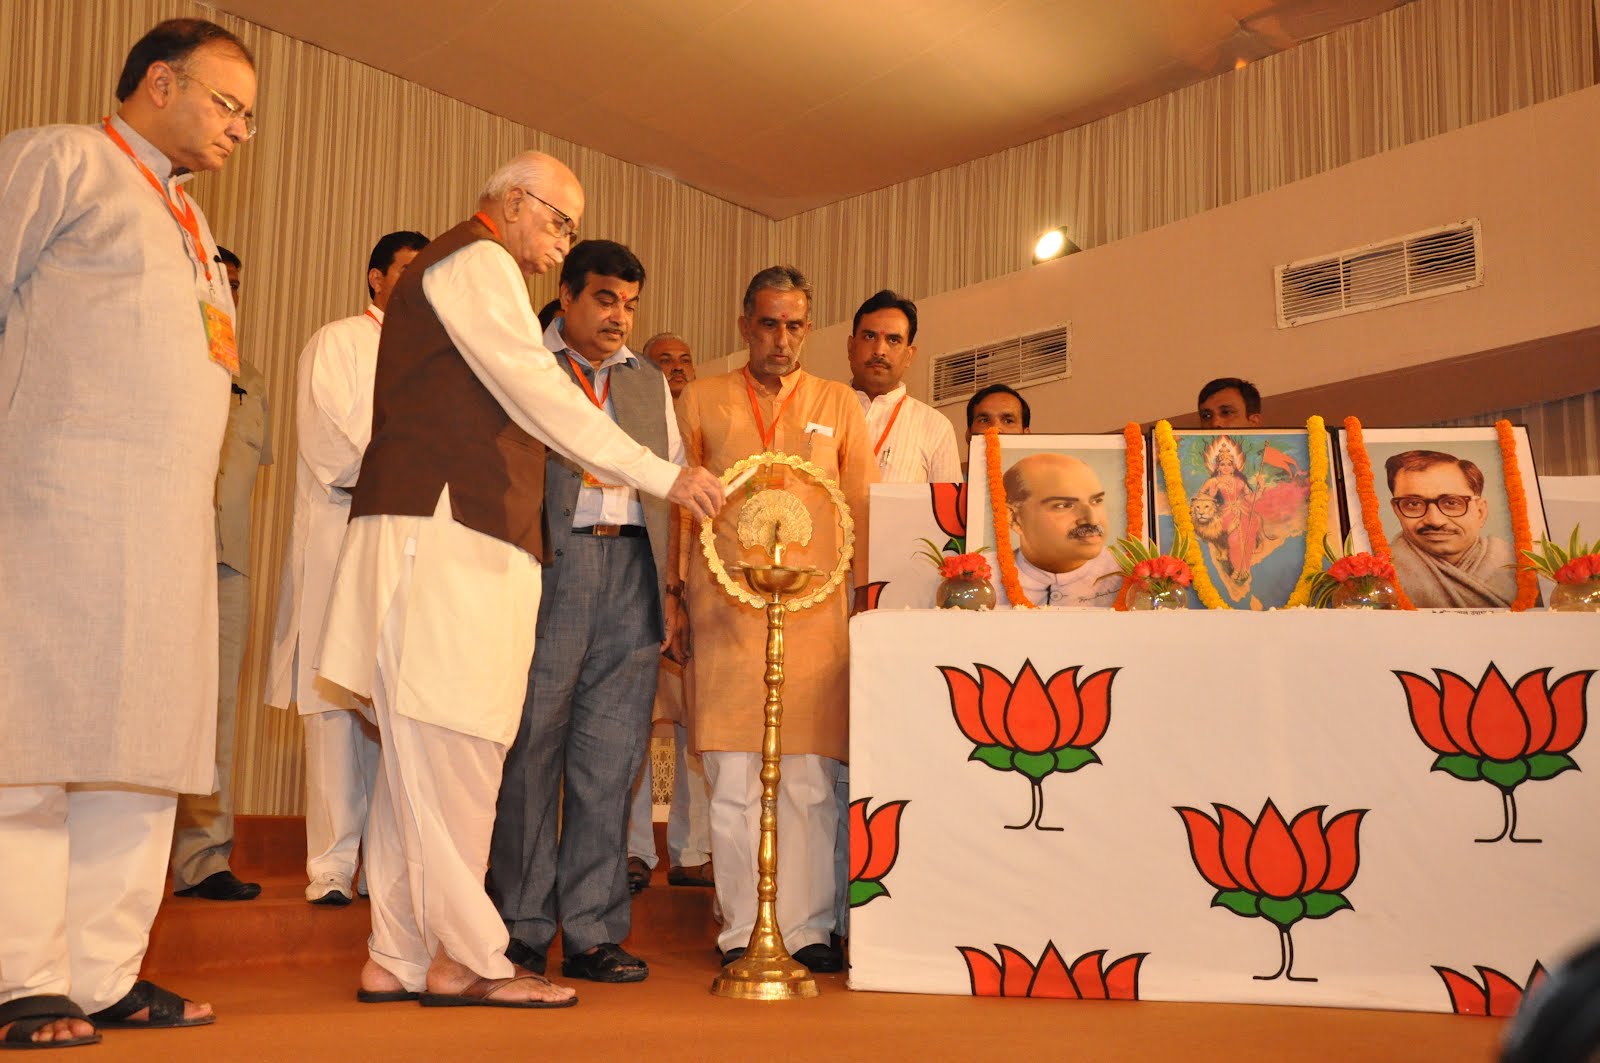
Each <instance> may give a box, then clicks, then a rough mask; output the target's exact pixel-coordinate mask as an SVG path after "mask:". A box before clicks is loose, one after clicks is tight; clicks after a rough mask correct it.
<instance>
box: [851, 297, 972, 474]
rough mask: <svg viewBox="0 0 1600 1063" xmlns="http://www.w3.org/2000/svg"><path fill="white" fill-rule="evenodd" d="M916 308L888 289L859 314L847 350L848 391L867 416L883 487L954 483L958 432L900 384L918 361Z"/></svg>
mask: <svg viewBox="0 0 1600 1063" xmlns="http://www.w3.org/2000/svg"><path fill="white" fill-rule="evenodd" d="M916 341H917V304H916V303H913V302H912V301H911V300H910V299H902V298H901V297H900V296H898V295H896V294H895V293H894V292H892V291H889V290H888V289H885V290H883V291H881V292H879V293H878V294H876V295H874V296H873V297H872V298H870V299H868V300H867V301H866V302H864V303H862V304H861V307H860V308H859V309H858V310H857V311H856V316H855V320H854V323H853V324H852V325H851V328H850V337H849V338H848V339H847V340H845V351H846V353H847V355H848V356H849V361H850V375H851V379H850V386H851V387H853V388H855V391H856V398H858V399H860V400H861V412H862V413H864V414H866V416H867V435H868V436H869V437H870V438H871V439H872V453H873V456H874V457H876V458H877V459H878V473H879V475H880V476H881V477H882V482H883V483H956V482H959V481H960V480H961V452H960V450H959V449H958V448H957V446H956V430H955V426H954V425H952V424H951V423H950V422H949V421H948V420H947V419H946V418H945V417H944V416H943V415H942V414H940V413H939V411H938V410H935V409H934V408H933V407H932V406H929V405H928V404H927V403H925V402H920V401H918V400H917V399H914V398H912V397H911V396H910V395H908V394H907V393H906V386H905V384H904V383H902V380H904V378H905V375H906V370H907V369H909V368H911V363H912V362H913V361H914V360H915V359H916V356H917V343H916Z"/></svg>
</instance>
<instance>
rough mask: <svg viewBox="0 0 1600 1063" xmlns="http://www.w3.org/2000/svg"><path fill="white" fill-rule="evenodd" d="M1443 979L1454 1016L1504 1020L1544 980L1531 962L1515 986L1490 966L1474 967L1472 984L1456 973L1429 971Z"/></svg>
mask: <svg viewBox="0 0 1600 1063" xmlns="http://www.w3.org/2000/svg"><path fill="white" fill-rule="evenodd" d="M1433 969H1434V970H1435V971H1437V972H1438V974H1439V977H1440V978H1441V979H1443V980H1444V987H1445V989H1447V990H1449V992H1450V1010H1451V1011H1453V1012H1455V1013H1456V1014H1457V1015H1488V1016H1491V1017H1493V1018H1500V1019H1503V1018H1507V1017H1509V1016H1510V1015H1512V1014H1513V1013H1514V1012H1515V1011H1516V1010H1517V1008H1518V1007H1519V1006H1520V1005H1521V1004H1522V997H1523V994H1525V993H1527V992H1529V991H1530V990H1532V989H1533V987H1534V986H1536V985H1538V984H1539V983H1540V982H1543V981H1544V980H1545V978H1546V977H1547V975H1546V972H1545V969H1544V965H1543V964H1541V963H1539V962H1538V961H1537V960H1535V961H1534V964H1533V970H1531V971H1529V972H1528V980H1527V982H1525V983H1524V984H1522V985H1517V983H1515V982H1513V981H1512V980H1511V979H1510V978H1507V977H1506V976H1505V975H1503V974H1501V973H1500V972H1499V971H1497V970H1495V969H1494V968H1492V967H1478V968H1477V972H1478V980H1477V981H1474V980H1473V979H1471V978H1469V977H1468V976H1466V975H1464V974H1462V973H1461V972H1460V971H1452V970H1451V969H1450V968H1448V967H1440V966H1437V965H1435V966H1434V968H1433Z"/></svg>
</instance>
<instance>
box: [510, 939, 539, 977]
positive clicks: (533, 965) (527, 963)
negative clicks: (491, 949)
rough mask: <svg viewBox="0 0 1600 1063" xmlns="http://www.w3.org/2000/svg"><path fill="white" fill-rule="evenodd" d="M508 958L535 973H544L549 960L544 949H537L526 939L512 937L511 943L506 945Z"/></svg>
mask: <svg viewBox="0 0 1600 1063" xmlns="http://www.w3.org/2000/svg"><path fill="white" fill-rule="evenodd" d="M506 959H508V960H510V961H511V962H512V963H514V964H516V965H517V966H518V967H523V968H526V969H527V970H530V971H532V972H533V973H534V974H544V969H545V965H546V963H547V962H548V961H547V960H546V958H545V954H544V950H543V949H536V948H534V947H533V946H532V945H530V944H528V943H527V942H526V941H518V940H517V939H516V938H512V939H511V944H509V945H507V946H506Z"/></svg>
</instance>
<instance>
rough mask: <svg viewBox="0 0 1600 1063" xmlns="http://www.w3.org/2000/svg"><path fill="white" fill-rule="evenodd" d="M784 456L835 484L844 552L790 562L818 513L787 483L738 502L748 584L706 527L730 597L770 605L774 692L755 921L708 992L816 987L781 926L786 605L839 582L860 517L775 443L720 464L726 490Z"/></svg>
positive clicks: (785, 462) (825, 592)
mask: <svg viewBox="0 0 1600 1063" xmlns="http://www.w3.org/2000/svg"><path fill="white" fill-rule="evenodd" d="M776 466H787V467H788V468H790V469H793V470H794V471H795V472H796V473H799V474H801V475H803V476H804V477H806V478H809V479H810V480H812V481H814V482H815V483H816V484H817V485H818V486H820V487H822V488H823V489H824V490H826V491H827V493H828V500H829V503H830V505H831V507H832V509H833V511H834V512H835V513H836V514H837V516H838V520H839V527H840V549H839V556H838V558H837V560H836V562H835V564H834V566H833V569H832V571H831V572H821V571H819V570H817V569H814V568H798V567H795V566H792V565H785V564H784V563H783V555H784V551H785V550H787V549H788V548H789V547H791V546H806V545H808V544H809V543H810V542H811V533H812V520H811V513H810V511H809V510H808V509H807V508H806V506H805V504H804V503H803V502H801V501H800V499H798V498H797V497H795V496H794V495H793V494H791V493H789V492H788V491H781V490H774V489H767V490H762V491H757V492H755V493H754V494H752V495H751V496H750V497H749V498H748V499H747V500H746V501H745V503H744V505H743V507H741V509H740V510H739V524H738V535H739V544H740V545H741V546H742V547H743V548H744V549H745V550H747V551H760V552H761V554H762V555H764V557H763V560H764V561H765V562H766V563H765V564H754V565H750V564H735V565H734V566H733V567H734V568H735V569H736V570H738V571H739V572H740V574H741V575H742V576H743V577H744V581H745V583H746V584H748V585H749V588H748V589H746V588H744V587H741V586H739V585H738V584H737V583H736V582H734V580H733V578H732V577H731V576H729V574H728V566H727V565H725V564H724V563H723V560H722V558H721V557H720V556H718V554H717V545H716V532H715V527H714V523H713V522H710V521H708V522H706V523H705V524H703V525H702V526H701V529H700V545H701V548H702V549H703V550H704V551H705V555H706V561H707V563H708V564H709V565H710V567H711V571H712V573H714V574H715V575H716V577H717V582H718V583H719V584H721V586H722V589H723V590H725V591H726V592H727V593H728V594H730V595H731V596H732V597H734V598H736V599H737V600H738V601H740V602H742V603H744V604H746V605H749V606H752V607H754V608H758V609H764V610H765V611H766V614H767V671H766V685H767V698H766V705H765V709H764V714H765V715H764V719H765V729H764V731H763V733H762V739H761V844H760V848H759V849H758V851H757V855H756V869H757V872H758V874H759V877H758V879H757V883H756V901H757V904H756V925H755V929H753V930H752V931H751V933H750V944H749V946H748V947H747V948H746V949H745V953H744V955H743V956H741V957H739V959H737V960H735V961H733V962H732V963H730V964H728V965H727V966H726V967H724V968H723V970H722V973H721V974H719V975H718V976H717V977H716V978H715V979H713V980H712V982H711V992H712V993H715V994H716V995H717V996H721V997H734V998H737V999H740V1000H800V999H803V998H807V997H814V996H816V995H817V980H816V979H815V978H814V977H812V975H811V972H810V971H809V970H807V969H806V966H805V965H804V964H803V963H801V962H800V961H799V960H796V959H795V958H794V957H793V956H791V955H789V950H788V949H787V948H786V947H785V946H784V944H783V934H782V933H781V932H780V931H779V930H778V917H777V908H778V781H779V779H780V778H781V777H782V772H781V769H780V767H779V763H780V758H781V757H782V755H783V621H784V616H785V614H786V613H790V612H795V611H798V610H800V609H809V608H811V607H812V606H814V605H816V604H818V603H819V602H821V601H823V600H824V599H826V598H827V597H828V596H829V595H830V594H832V593H833V592H834V591H835V590H837V589H838V588H839V584H840V583H841V582H843V580H844V575H845V573H846V572H847V571H849V568H850V561H851V559H852V558H853V557H854V556H855V521H854V520H853V519H852V518H851V516H850V507H849V506H848V505H846V503H845V500H844V495H843V494H842V493H841V492H840V490H839V485H838V484H836V483H834V482H833V481H832V480H830V479H828V478H827V476H826V475H825V474H824V473H823V472H822V470H821V469H819V468H817V467H816V466H815V465H812V464H811V463H810V462H808V461H805V460H804V459H802V458H799V457H796V456H795V455H793V454H779V453H773V452H771V451H768V452H766V453H762V454H754V455H751V456H750V457H748V458H744V459H742V460H741V461H738V462H736V463H734V464H733V465H732V466H730V467H729V468H728V470H727V471H726V472H724V473H723V474H722V482H723V484H724V485H726V486H727V487H728V488H729V493H730V494H731V493H732V491H733V490H734V489H736V488H738V487H740V486H742V485H743V484H744V483H745V481H747V480H748V479H750V477H751V476H752V475H754V474H755V473H756V471H757V470H759V469H767V470H768V471H769V472H770V471H771V470H772V469H773V468H774V467H776ZM817 577H823V579H824V582H823V584H822V586H821V587H819V588H818V589H817V590H815V591H813V592H811V593H810V594H808V595H805V596H804V597H800V595H801V594H802V593H803V592H804V591H805V590H806V588H807V587H809V586H810V585H811V583H812V580H813V579H815V578H817Z"/></svg>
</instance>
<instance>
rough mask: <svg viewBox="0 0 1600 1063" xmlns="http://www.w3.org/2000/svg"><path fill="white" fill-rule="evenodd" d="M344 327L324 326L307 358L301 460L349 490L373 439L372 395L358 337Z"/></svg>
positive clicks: (300, 402) (300, 399)
mask: <svg viewBox="0 0 1600 1063" xmlns="http://www.w3.org/2000/svg"><path fill="white" fill-rule="evenodd" d="M341 324H342V323H341V322H335V323H334V324H332V325H324V326H323V327H322V328H320V329H318V330H317V332H316V334H315V335H314V336H312V337H311V342H310V343H308V344H306V349H305V350H304V351H303V352H302V353H301V355H300V360H301V362H302V363H303V367H302V369H301V380H302V384H301V386H300V388H299V395H298V396H297V397H296V402H297V408H296V411H295V412H296V414H297V416H298V417H299V419H300V456H301V457H302V458H304V459H305V462H306V465H308V466H309V467H310V469H311V472H312V474H313V475H314V476H316V478H317V480H318V482H319V483H323V484H326V485H328V486H330V487H345V488H348V487H350V486H351V485H353V484H354V483H355V482H356V476H357V474H359V473H360V472H361V455H362V454H364V453H365V452H366V449H367V443H368V442H369V441H370V440H371V438H372V395H371V389H370V387H369V388H367V389H365V390H366V394H363V389H362V387H361V381H360V373H359V371H358V369H357V357H356V349H355V344H354V342H353V336H352V335H351V333H350V330H349V329H346V328H341V327H338V326H340V325H341Z"/></svg>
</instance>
